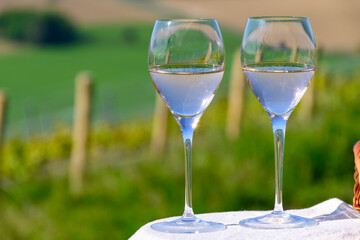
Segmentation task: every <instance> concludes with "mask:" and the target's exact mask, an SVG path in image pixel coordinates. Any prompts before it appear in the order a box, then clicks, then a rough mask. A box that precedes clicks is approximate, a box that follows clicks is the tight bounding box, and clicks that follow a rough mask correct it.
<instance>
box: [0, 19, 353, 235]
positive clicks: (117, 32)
mask: <svg viewBox="0 0 360 240" xmlns="http://www.w3.org/2000/svg"><path fill="white" fill-rule="evenodd" d="M151 29H152V26H146V25H139V26H130V27H129V26H98V27H91V28H90V27H89V28H87V29H83V32H84V35H85V36H87V41H86V42H85V43H82V44H79V45H74V46H68V47H57V48H45V49H43V48H42V49H35V48H25V49H24V50H23V51H22V50H21V51H19V52H15V53H12V54H10V55H3V56H1V57H0V61H1V65H0V66H1V69H2V70H3V73H4V79H6V80H5V81H4V82H5V84H4V86H5V89H6V90H7V93H8V95H9V97H10V100H11V102H10V105H9V115H10V116H9V118H8V124H9V127H10V128H11V126H12V124H15V123H16V122H19V125H17V126H23V125H22V123H21V121H23V120H22V118H23V115H24V112H25V111H29V110H26V108H34V106H35V110H36V111H35V110H33V111H35V113H34V114H36V112H37V113H38V114H40V115H42V114H43V115H44V116H45V115H46V114H48V115H49V116H51V117H48V118H45V117H44V120H46V119H50V120H51V121H53V123H54V124H58V126H57V127H55V128H54V129H53V128H52V127H51V126H49V129H50V130H48V131H47V133H46V134H34V135H32V136H31V137H29V138H22V137H21V136H16V135H15V136H10V137H9V138H8V139H7V141H6V142H5V146H4V159H3V169H2V171H3V174H4V177H3V179H2V184H1V190H2V194H3V196H2V202H1V204H2V205H1V208H2V209H1V217H0V238H1V239H11V240H13V239H14V240H17V239H19V240H20V239H21V240H22V239H29V240H35V239H36V240H42V239H44V240H45V239H54V240H57V239H59V240H60V239H84V240H88V239H94V240H95V239H127V238H129V237H130V236H131V235H132V234H133V233H134V232H135V231H136V230H137V229H138V228H140V227H141V226H142V225H144V224H145V223H147V222H149V221H152V220H155V219H158V218H165V217H169V216H174V215H180V214H182V210H183V205H184V159H183V158H184V155H183V146H182V138H181V134H180V130H179V128H178V126H177V124H176V123H175V120H174V119H173V118H172V116H169V119H168V120H169V121H168V124H169V125H168V127H167V130H168V140H167V144H166V149H165V153H164V155H163V156H159V157H155V156H151V155H150V154H149V152H150V151H149V146H150V138H151V126H152V116H151V112H152V109H153V105H154V98H155V89H154V87H153V86H152V83H151V80H150V78H149V76H148V72H147V58H146V56H147V47H148V41H149V38H150V34H151ZM124 32H125V35H124ZM129 32H130V33H129ZM134 32H135V36H137V37H136V39H137V40H136V41H130V42H129V41H127V40H125V39H126V37H124V36H129V35H128V34H130V37H131V36H134V35H133V34H134ZM222 33H223V37H224V41H225V46H226V72H225V77H224V80H223V82H222V84H221V86H220V89H219V92H218V94H217V95H216V96H215V98H214V101H213V102H212V104H211V105H210V106H209V108H208V109H207V111H206V112H205V114H204V116H203V117H202V119H201V121H200V124H199V127H198V129H197V130H196V132H195V136H194V145H193V147H194V148H193V205H194V211H195V213H204V212H218V211H237V210H244V209H246V210H251V209H261V210H269V209H272V207H273V202H274V166H273V161H274V160H273V158H274V157H273V137H272V131H271V124H270V120H269V119H268V117H267V115H266V113H265V112H264V111H263V109H262V108H261V106H260V104H259V103H258V102H257V100H256V99H255V97H254V96H253V94H252V93H251V91H250V89H249V88H248V87H247V86H245V96H244V109H243V117H242V123H241V134H240V136H239V138H238V139H236V140H229V139H227V138H226V136H225V134H224V126H225V120H226V119H225V117H226V108H227V90H228V82H229V75H230V71H231V67H232V65H231V63H232V56H233V52H234V51H235V50H236V49H237V48H238V45H239V40H240V39H241V36H239V35H238V34H234V33H231V32H230V31H226V30H222ZM95 60H96V61H95ZM359 66H360V56H359V54H356V53H354V54H341V53H332V54H330V53H324V54H321V55H320V63H319V65H318V74H317V76H316V77H315V79H314V80H313V82H312V87H313V91H314V95H313V97H314V98H313V99H314V101H313V104H314V105H313V109H312V111H311V113H310V114H311V117H308V115H306V114H308V113H307V112H306V110H304V109H305V107H304V105H303V103H304V102H306V98H308V97H309V96H308V95H305V96H304V99H303V100H302V101H301V102H300V104H299V106H298V107H297V108H296V109H295V111H294V112H293V114H292V116H291V117H290V119H289V123H288V126H287V134H286V143H285V160H284V195H283V198H284V205H285V208H286V209H290V208H304V207H309V206H312V205H314V204H316V203H319V202H321V201H324V200H326V199H329V198H333V197H337V198H340V199H342V200H344V201H346V202H348V203H351V201H352V197H353V185H354V179H353V173H354V160H353V154H352V146H353V144H354V143H355V142H356V141H357V140H359V139H360V128H359V127H358V124H357V123H358V122H359V121H360V111H359V107H358V102H359V99H360V92H359V91H358V89H359V88H360V73H359ZM82 69H86V70H90V71H92V72H93V74H94V76H95V78H96V82H95V84H96V88H95V91H94V93H95V113H94V115H93V118H94V124H93V128H92V133H91V135H90V141H89V143H90V148H89V159H88V165H87V167H86V176H85V190H84V193H83V194H82V195H81V196H79V197H73V196H70V195H69V193H68V180H67V169H68V161H69V155H70V149H71V132H70V128H69V126H68V125H67V123H70V122H71V116H72V107H71V106H72V101H73V100H72V99H73V96H72V95H73V80H74V76H75V75H76V73H77V72H78V71H79V70H82ZM6 76H7V77H6ZM20 84H21V85H20ZM54 89H56V91H53V90H54ZM109 96H110V97H111V98H110V100H106V99H107V97H109ZM104 101H105V102H106V101H109V102H110V103H111V104H113V106H114V107H113V108H112V110H114V111H115V114H116V117H115V118H114V119H115V121H114V122H108V121H106V114H105V115H104V106H106V104H104ZM26 104H29V105H30V106H28V105H26ZM27 106H28V107H27ZM24 108H25V110H24ZM105 112H106V111H105ZM304 116H305V117H304ZM104 118H105V120H104ZM50 120H49V122H51V121H50ZM15 125H16V124H15ZM16 128H17V127H15V130H14V131H21V128H19V130H16ZM36 130H37V129H35V130H34V131H35V133H36ZM40 130H41V129H40ZM19 135H21V134H19ZM74 236H76V237H74Z"/></svg>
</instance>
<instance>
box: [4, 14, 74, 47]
mask: <svg viewBox="0 0 360 240" xmlns="http://www.w3.org/2000/svg"><path fill="white" fill-rule="evenodd" d="M78 35H79V34H78V32H77V29H76V28H75V26H74V25H73V24H72V23H71V22H70V21H69V20H68V19H67V18H66V17H65V16H63V15H62V14H60V13H57V12H39V11H35V10H7V11H5V12H3V13H2V14H1V15H0V36H1V37H4V38H7V39H10V40H15V41H18V42H24V43H31V44H35V45H55V44H65V43H71V42H74V41H76V40H77V39H78Z"/></svg>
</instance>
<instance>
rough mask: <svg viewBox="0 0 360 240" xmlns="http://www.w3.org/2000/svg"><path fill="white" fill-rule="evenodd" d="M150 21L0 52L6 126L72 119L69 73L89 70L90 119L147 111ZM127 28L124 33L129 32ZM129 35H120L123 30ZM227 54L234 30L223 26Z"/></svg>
mask: <svg viewBox="0 0 360 240" xmlns="http://www.w3.org/2000/svg"><path fill="white" fill-rule="evenodd" d="M151 31H152V26H149V25H144V26H142V25H140V26H99V27H96V26H95V27H91V28H87V29H83V35H84V36H86V39H87V40H86V41H85V42H83V43H79V44H77V45H69V46H62V47H51V48H33V47H30V48H25V49H24V50H22V51H19V52H15V53H11V54H7V55H2V56H0V65H1V74H2V79H3V80H2V81H1V86H2V88H3V89H4V90H5V91H6V92H7V94H8V96H9V99H10V104H9V111H8V123H9V124H8V126H9V129H10V130H9V131H11V132H13V131H16V132H17V133H21V132H22V131H24V130H25V131H27V130H29V131H30V130H31V131H32V132H41V131H43V130H45V131H48V130H49V129H51V128H52V127H53V125H54V124H55V123H58V122H64V123H67V124H69V123H71V121H72V106H73V93H74V78H75V76H76V75H77V74H78V73H79V72H80V71H84V70H86V71H90V72H92V73H93V76H94V78H95V82H94V86H95V90H94V93H95V99H94V104H93V110H94V113H93V117H94V119H95V120H99V119H106V120H109V121H115V122H117V121H119V120H128V119H131V118H132V117H135V116H136V117H139V116H147V115H148V114H149V113H150V112H151V111H152V109H153V104H154V99H155V91H154V87H153V86H152V83H151V80H150V77H149V74H148V70H147V68H148V67H147V50H148V45H149V40H150V35H151ZM129 32H130V33H129ZM129 34H130V37H131V36H133V39H131V40H126V38H127V36H128V35H129ZM223 34H224V39H225V42H226V43H227V45H228V52H229V54H228V59H231V56H232V52H233V50H234V49H235V48H236V46H237V45H238V44H239V41H240V40H239V39H240V36H238V35H236V34H233V33H230V32H228V31H224V33H223Z"/></svg>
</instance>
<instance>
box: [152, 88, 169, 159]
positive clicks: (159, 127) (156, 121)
mask: <svg viewBox="0 0 360 240" xmlns="http://www.w3.org/2000/svg"><path fill="white" fill-rule="evenodd" d="M168 114H169V110H168V108H167V107H166V105H165V104H164V102H163V100H162V99H161V97H160V96H159V95H158V94H156V100H155V110H154V118H153V126H152V134H151V144H150V151H151V154H152V155H161V154H162V153H163V152H164V148H165V142H166V129H167V118H168Z"/></svg>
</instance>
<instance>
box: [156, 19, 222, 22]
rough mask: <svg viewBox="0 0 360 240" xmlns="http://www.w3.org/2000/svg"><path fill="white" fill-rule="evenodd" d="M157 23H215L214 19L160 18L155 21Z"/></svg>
mask: <svg viewBox="0 0 360 240" xmlns="http://www.w3.org/2000/svg"><path fill="white" fill-rule="evenodd" d="M156 21H157V22H210V21H216V19H215V18H162V19H156Z"/></svg>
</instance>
